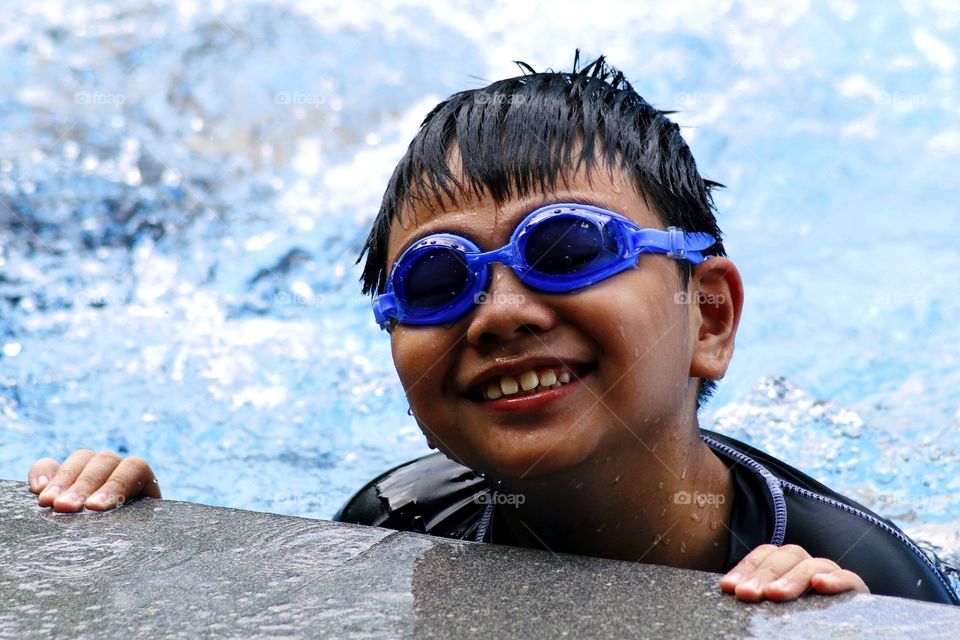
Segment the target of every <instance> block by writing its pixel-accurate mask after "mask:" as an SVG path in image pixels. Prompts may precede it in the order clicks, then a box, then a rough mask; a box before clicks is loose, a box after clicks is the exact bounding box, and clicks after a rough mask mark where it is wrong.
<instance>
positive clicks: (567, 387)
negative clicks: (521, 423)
mask: <svg viewBox="0 0 960 640" xmlns="http://www.w3.org/2000/svg"><path fill="white" fill-rule="evenodd" d="M580 384H582V382H581V380H580V379H578V378H574V379H573V380H571V381H570V382H568V383H566V384H564V385H561V386H559V387H557V388H556V389H549V390H547V391H541V392H540V393H534V394H532V395H529V396H516V397H514V396H511V397H503V398H498V399H496V400H484V401H482V402H480V406H482V407H483V408H484V409H490V410H491V411H497V412H499V413H511V414H519V413H533V412H535V411H539V410H541V409H543V408H544V406H546V405H547V404H549V403H551V402H555V401H557V400H560V399H561V398H563V397H565V396H567V395H569V394H571V393H573V392H574V391H575V388H576V387H578V386H580Z"/></svg>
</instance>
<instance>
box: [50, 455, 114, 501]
mask: <svg viewBox="0 0 960 640" xmlns="http://www.w3.org/2000/svg"><path fill="white" fill-rule="evenodd" d="M121 460H123V458H121V457H120V456H119V455H117V454H116V453H114V452H113V451H101V452H100V453H98V454H96V455H95V456H93V457H92V458H90V459H89V460H88V461H87V464H86V466H84V468H83V471H81V472H80V475H78V476H77V478H76V480H74V482H73V484H72V485H70V487H69V488H68V489H66V490H65V491H64V492H63V493H62V494H61V495H60V496H59V497H57V499H56V500H54V501H53V510H54V511H68V512H69V511H79V510H80V509H83V503H84V502H86V500H87V498H89V497H90V494H92V493H93V492H94V491H96V490H97V489H99V488H100V487H101V485H103V483H104V482H106V481H107V478H109V477H110V474H111V473H113V470H114V469H116V468H117V465H119V464H120V461H121Z"/></svg>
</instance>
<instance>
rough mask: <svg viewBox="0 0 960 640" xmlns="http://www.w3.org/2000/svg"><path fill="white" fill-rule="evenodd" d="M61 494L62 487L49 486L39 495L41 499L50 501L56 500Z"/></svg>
mask: <svg viewBox="0 0 960 640" xmlns="http://www.w3.org/2000/svg"><path fill="white" fill-rule="evenodd" d="M62 492H63V488H62V487H58V486H57V485H55V484H54V485H51V486H49V487H47V488H46V489H44V490H43V493H41V494H40V497H41V498H49V499H50V500H56V499H57V497H58V496H59V495H60V494H61V493H62Z"/></svg>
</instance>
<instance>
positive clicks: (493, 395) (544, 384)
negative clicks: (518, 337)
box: [471, 365, 593, 401]
mask: <svg viewBox="0 0 960 640" xmlns="http://www.w3.org/2000/svg"><path fill="white" fill-rule="evenodd" d="M592 369H593V367H592V366H590V367H587V366H579V367H568V366H565V365H561V366H554V367H537V368H535V369H530V370H529V371H524V372H523V373H520V374H517V375H503V376H495V377H493V378H490V379H489V380H487V381H486V382H483V383H481V384H479V385H477V387H475V389H474V391H473V393H471V396H472V397H473V398H474V399H475V400H479V401H492V400H499V399H501V398H519V397H523V396H532V395H535V394H537V393H542V392H544V391H549V390H551V389H559V388H560V387H562V386H564V385H566V384H570V383H571V382H576V381H577V380H578V379H579V378H580V377H581V376H583V375H585V374H586V373H589V372H590V371H592Z"/></svg>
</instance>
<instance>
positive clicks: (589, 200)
mask: <svg viewBox="0 0 960 640" xmlns="http://www.w3.org/2000/svg"><path fill="white" fill-rule="evenodd" d="M544 195H546V194H544ZM560 202H572V203H574V204H585V205H589V206H592V207H597V208H600V209H605V210H607V211H613V212H614V213H619V214H621V215H626V212H624V211H617V210H616V209H614V208H611V207H610V205H609V204H608V203H606V202H604V201H603V200H602V199H600V198H595V197H592V196H589V195H576V196H574V195H572V194H571V195H570V196H569V197H566V198H544V199H543V200H536V199H532V200H531V201H530V203H529V204H527V205H525V206H524V207H523V208H522V209H521V210H520V211H519V213H518V214H517V215H516V218H517V224H520V222H521V221H522V220H523V219H524V218H526V217H527V216H528V215H530V214H531V213H533V212H534V211H536V210H537V209H542V208H543V207H549V206H550V205H551V204H552V203H560ZM427 224H429V223H427ZM513 228H514V229H516V228H517V227H516V225H514V226H513ZM438 233H451V234H453V235H457V236H460V237H461V238H466V239H467V240H469V241H470V242H473V243H474V244H476V245H477V246H479V245H480V243H479V242H477V238H476V237H475V236H474V235H473V234H472V233H470V232H469V231H453V230H451V229H449V228H444V227H443V226H440V227H438V228H437V229H432V230H430V231H428V232H423V233H418V234H416V235H414V236H413V237H412V238H410V239H409V240H407V241H406V242H404V243H403V245H401V247H400V249H399V250H398V251H397V260H399V259H400V256H402V255H403V254H404V252H406V250H407V249H409V248H410V247H411V246H413V245H414V244H416V243H417V242H419V241H420V240H423V239H424V238H429V237H430V236H432V235H436V234H438ZM393 263H396V260H394V261H393ZM393 263H392V264H391V265H390V266H391V267H392V266H393ZM391 270H392V269H391ZM388 275H389V271H388Z"/></svg>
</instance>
